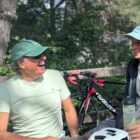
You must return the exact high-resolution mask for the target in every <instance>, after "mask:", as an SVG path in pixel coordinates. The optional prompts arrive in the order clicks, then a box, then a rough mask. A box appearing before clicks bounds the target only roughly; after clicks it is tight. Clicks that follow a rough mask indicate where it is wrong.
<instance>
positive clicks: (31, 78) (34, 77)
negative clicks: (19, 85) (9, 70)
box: [20, 72, 41, 82]
mask: <svg viewBox="0 0 140 140" xmlns="http://www.w3.org/2000/svg"><path fill="white" fill-rule="evenodd" d="M20 76H21V78H22V79H23V80H25V81H29V82H32V81H35V80H37V79H39V78H40V77H41V76H38V75H33V74H30V75H29V74H25V73H22V72H21V73H20Z"/></svg>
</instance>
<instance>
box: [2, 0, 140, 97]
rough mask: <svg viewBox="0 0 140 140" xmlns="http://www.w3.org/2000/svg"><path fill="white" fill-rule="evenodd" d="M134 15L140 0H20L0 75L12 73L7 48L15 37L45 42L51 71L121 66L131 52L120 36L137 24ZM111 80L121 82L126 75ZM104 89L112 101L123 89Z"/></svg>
mask: <svg viewBox="0 0 140 140" xmlns="http://www.w3.org/2000/svg"><path fill="white" fill-rule="evenodd" d="M139 16H140V12H139V0H135V1H131V0H123V1H122V0H59V1H57V2H56V1H55V0H27V1H25V0H21V1H19V3H18V8H17V17H18V18H17V20H16V22H14V25H13V27H12V31H11V42H10V44H9V49H8V51H7V53H6V55H5V62H4V66H3V67H0V75H11V74H13V72H12V70H11V65H10V64H11V48H12V46H13V44H15V43H16V42H17V41H19V40H20V39H33V40H35V41H38V42H39V43H41V44H42V45H45V46H49V47H50V49H49V50H48V52H47V58H48V59H47V62H46V67H47V68H51V69H58V70H75V69H86V68H98V67H112V66H123V65H126V64H127V63H128V61H129V60H130V59H131V57H132V54H131V49H130V44H129V42H128V40H127V38H125V36H124V35H125V34H126V33H127V32H129V31H131V30H132V29H133V28H134V26H136V25H137V24H139V23H140V18H139ZM116 79H117V80H119V81H123V82H124V81H125V76H123V77H119V79H118V78H116V77H115V79H114V80H116ZM70 88H71V89H70V90H71V91H72V92H75V89H73V88H72V87H70ZM118 89H119V91H118ZM78 90H79V89H78ZM107 90H108V92H109V93H110V94H109V98H111V99H114V98H118V97H119V96H122V94H120V93H124V88H123V89H121V88H118V87H117V88H116V87H113V86H110V85H109V86H108V87H107ZM107 90H106V89H103V91H101V92H104V91H105V92H106V91H107ZM78 92H79V91H78ZM80 92H81V90H80ZM114 93H118V94H116V95H114ZM105 96H106V95H105Z"/></svg>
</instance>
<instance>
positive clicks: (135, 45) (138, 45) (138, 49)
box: [131, 38, 140, 59]
mask: <svg viewBox="0 0 140 140" xmlns="http://www.w3.org/2000/svg"><path fill="white" fill-rule="evenodd" d="M131 47H132V51H133V55H134V58H136V59H140V40H136V39H133V38H132V39H131Z"/></svg>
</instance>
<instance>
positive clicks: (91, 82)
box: [63, 71, 125, 128]
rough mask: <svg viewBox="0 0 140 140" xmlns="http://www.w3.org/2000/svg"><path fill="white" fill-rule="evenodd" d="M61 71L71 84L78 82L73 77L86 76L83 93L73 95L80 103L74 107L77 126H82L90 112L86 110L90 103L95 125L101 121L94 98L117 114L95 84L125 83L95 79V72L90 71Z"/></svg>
mask: <svg viewBox="0 0 140 140" xmlns="http://www.w3.org/2000/svg"><path fill="white" fill-rule="evenodd" d="M63 73H64V77H65V79H66V80H67V81H68V82H69V83H71V84H72V85H78V82H77V81H76V80H73V78H78V77H79V76H84V77H85V78H87V85H86V88H85V90H84V93H83V94H80V95H78V94H77V95H76V96H75V95H74V96H75V97H76V99H77V98H79V99H80V105H78V107H77V108H76V110H77V114H78V123H79V128H82V127H83V126H84V125H83V124H84V119H85V117H86V115H87V114H90V112H88V109H89V105H90V104H91V107H93V106H94V109H95V112H96V115H97V121H96V122H95V123H96V124H95V125H98V124H99V123H100V121H101V119H100V113H99V110H98V107H97V106H96V103H95V102H96V101H95V99H97V100H98V101H99V102H100V103H101V104H102V105H104V107H105V108H107V110H108V111H109V112H111V113H112V114H113V116H114V117H117V116H119V113H118V110H117V109H116V108H115V107H114V106H113V105H111V104H110V103H109V101H108V100H107V99H105V98H104V97H103V96H102V95H101V94H100V93H99V92H97V91H96V89H95V85H96V86H98V87H103V86H104V83H109V84H120V85H125V83H120V82H113V81H106V80H97V79H96V73H92V72H70V73H69V72H66V71H64V72H63ZM78 79H79V78H78ZM74 96H72V99H73V98H75V97H74ZM91 96H93V97H95V99H94V98H92V100H91ZM79 99H78V100H79Z"/></svg>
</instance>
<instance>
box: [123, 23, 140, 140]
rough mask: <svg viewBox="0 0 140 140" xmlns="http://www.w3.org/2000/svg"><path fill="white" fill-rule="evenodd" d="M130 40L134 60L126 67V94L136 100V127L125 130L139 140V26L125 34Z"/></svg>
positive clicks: (135, 139) (134, 139)
mask: <svg viewBox="0 0 140 140" xmlns="http://www.w3.org/2000/svg"><path fill="white" fill-rule="evenodd" d="M126 36H127V37H128V38H129V39H130V40H131V48H132V53H133V56H134V58H133V59H132V60H131V61H130V62H129V65H128V67H127V73H126V74H127V88H126V94H127V95H129V96H131V97H133V98H134V99H135V100H136V110H137V111H136V121H137V122H136V125H133V126H130V127H128V128H125V130H126V131H128V132H129V135H130V136H131V138H132V139H133V140H140V63H139V62H140V25H138V26H136V27H135V28H134V29H133V30H132V32H130V33H128V34H126Z"/></svg>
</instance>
